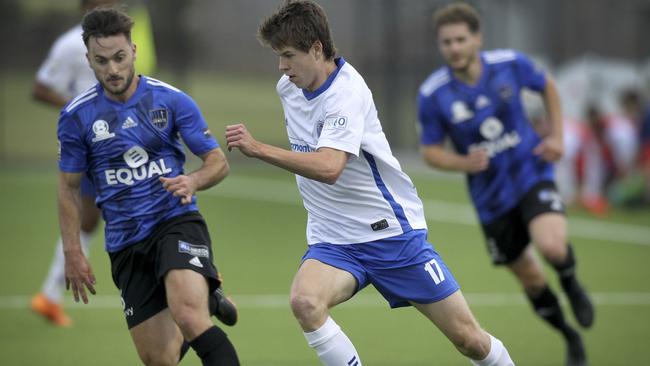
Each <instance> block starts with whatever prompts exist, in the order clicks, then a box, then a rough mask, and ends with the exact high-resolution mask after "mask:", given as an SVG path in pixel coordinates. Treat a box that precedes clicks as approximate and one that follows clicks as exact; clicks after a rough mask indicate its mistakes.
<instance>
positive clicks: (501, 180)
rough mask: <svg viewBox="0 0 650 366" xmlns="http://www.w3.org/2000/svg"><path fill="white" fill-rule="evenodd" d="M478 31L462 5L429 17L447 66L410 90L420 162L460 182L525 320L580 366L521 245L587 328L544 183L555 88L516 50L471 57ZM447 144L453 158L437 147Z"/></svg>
mask: <svg viewBox="0 0 650 366" xmlns="http://www.w3.org/2000/svg"><path fill="white" fill-rule="evenodd" d="M479 26H480V21H479V15H478V12H477V11H476V10H475V9H474V8H472V7H471V6H469V5H467V4H463V3H454V4H449V5H447V6H445V7H442V8H440V9H439V10H438V11H436V13H435V14H434V28H435V30H436V36H437V40H438V46H439V49H440V53H441V54H442V56H443V57H444V59H445V61H446V63H447V64H446V65H444V66H443V67H441V68H439V69H437V70H436V71H434V72H433V73H432V74H431V76H429V77H428V78H427V79H426V80H425V82H424V83H423V84H422V86H421V87H420V90H419V94H418V120H419V123H420V126H421V129H420V130H421V137H420V138H421V144H422V148H421V150H422V155H423V157H424V160H425V161H426V162H427V163H428V164H429V165H431V166H433V167H435V168H439V169H445V170H452V171H460V172H464V173H466V174H467V185H468V188H469V192H470V196H471V198H472V201H473V203H474V206H475V207H476V211H477V213H478V216H479V220H480V222H481V226H482V228H483V232H484V234H485V237H486V243H487V247H488V250H489V252H490V255H491V257H492V262H493V263H494V264H496V265H505V266H507V268H508V269H509V270H510V271H511V272H512V273H513V274H514V275H515V277H516V278H517V280H518V281H519V282H520V283H521V285H522V287H523V289H524V291H525V293H526V295H527V296H528V298H529V300H530V302H531V304H532V305H533V308H534V309H535V312H536V313H537V314H538V315H539V316H540V317H541V318H542V319H543V320H545V321H546V322H547V323H548V324H549V325H550V326H552V327H553V328H555V329H556V330H558V332H560V334H561V335H562V336H563V338H564V340H565V342H566V346H567V357H566V362H567V365H571V366H578V365H585V364H586V362H587V361H586V355H585V351H584V346H583V343H582V338H581V337H580V334H579V333H578V332H577V331H576V330H575V329H573V327H572V326H570V325H569V323H568V322H567V321H566V320H565V318H564V315H563V312H562V308H561V307H560V304H559V302H558V299H557V297H556V295H555V294H554V292H553V291H552V290H551V288H550V286H549V285H548V281H547V279H546V276H545V274H544V270H543V267H542V264H541V263H540V261H539V259H538V258H537V256H536V255H535V253H534V248H533V247H532V246H531V245H529V244H530V243H531V242H533V243H535V248H536V249H538V250H539V252H540V254H541V255H542V256H543V257H544V259H545V260H546V261H547V262H548V263H549V264H551V265H552V266H553V267H554V268H555V270H556V272H557V274H558V277H559V279H560V283H561V285H562V288H563V289H564V291H565V293H566V294H567V296H568V298H569V301H570V304H571V308H572V310H573V312H574V315H575V316H576V320H577V321H578V322H579V323H580V325H582V326H583V327H586V328H588V327H590V326H591V325H592V323H593V321H594V308H593V305H592V303H591V301H590V299H589V297H588V296H587V294H586V292H585V290H584V289H583V287H582V286H581V284H580V283H579V281H578V279H577V274H576V258H575V256H574V253H573V250H572V249H571V246H570V245H568V243H567V222H566V217H565V215H564V208H563V204H562V201H561V199H560V196H559V194H558V193H557V189H556V188H555V183H554V176H553V166H552V162H553V161H556V160H558V159H559V158H560V157H561V156H562V149H563V144H562V113H561V106H560V100H559V96H558V92H557V88H556V87H555V84H554V82H553V80H552V79H551V78H550V77H548V76H547V75H546V73H545V72H544V71H543V70H541V69H539V68H537V67H535V66H534V65H533V63H532V62H531V61H530V60H529V59H528V57H526V56H525V55H523V54H521V53H519V52H515V51H512V50H497V51H486V52H481V51H480V47H481V33H480V31H479V28H480V27H479ZM524 89H530V90H533V91H535V92H538V93H540V94H541V96H542V99H543V100H544V106H545V108H546V111H547V112H548V115H549V123H550V132H549V133H548V135H547V136H545V137H540V136H539V135H538V134H537V133H536V132H535V131H534V130H533V127H532V126H531V124H530V122H529V121H528V119H527V117H526V115H525V113H524V110H523V106H522V102H521V92H522V90H524ZM447 137H449V139H450V140H451V142H452V143H453V151H452V149H449V148H447V147H446V146H445V144H444V143H445V139H446V138H447Z"/></svg>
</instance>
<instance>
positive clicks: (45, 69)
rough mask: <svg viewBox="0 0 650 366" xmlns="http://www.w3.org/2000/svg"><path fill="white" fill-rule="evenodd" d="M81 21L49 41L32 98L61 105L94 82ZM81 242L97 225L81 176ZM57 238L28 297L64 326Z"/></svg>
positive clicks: (91, 191)
mask: <svg viewBox="0 0 650 366" xmlns="http://www.w3.org/2000/svg"><path fill="white" fill-rule="evenodd" d="M114 3H117V0H81V2H80V10H81V13H82V14H84V13H86V12H87V11H89V10H91V9H94V8H96V7H98V6H101V5H110V4H114ZM81 33H82V30H81V24H77V25H75V26H74V27H73V28H71V29H70V30H68V31H67V32H65V33H63V34H62V35H61V36H60V37H59V38H58V39H57V40H56V41H55V42H54V44H53V45H52V48H51V49H50V51H49V53H48V56H47V58H46V59H45V61H44V62H43V64H42V65H41V67H40V68H39V69H38V72H37V74H36V81H35V82H34V86H33V88H32V96H33V98H34V99H36V100H38V101H41V102H43V103H46V104H49V105H51V106H53V107H55V108H57V110H58V109H61V107H63V106H64V105H65V104H66V103H68V101H70V100H71V99H72V98H73V97H75V96H77V95H78V94H80V93H81V92H83V91H85V90H87V89H88V88H90V87H92V86H94V85H95V84H96V83H97V79H96V78H95V74H94V73H93V71H92V69H91V68H90V66H88V60H87V59H86V46H85V45H84V43H83V40H82V39H81ZM81 197H82V206H83V208H82V211H83V214H82V222H81V245H82V248H83V250H84V252H85V253H88V246H89V245H90V242H91V239H92V236H93V234H94V233H95V232H96V230H97V227H98V225H99V216H100V211H99V209H98V208H97V206H95V188H94V187H93V185H92V182H91V181H90V179H88V178H84V179H83V180H82V185H81ZM62 248H63V247H62V242H61V238H59V239H58V241H57V244H56V249H55V252H54V257H53V258H52V263H51V264H50V269H49V271H48V274H47V277H46V278H45V281H44V282H43V286H42V289H41V292H39V293H37V294H36V295H34V297H32V300H31V308H32V310H33V311H34V312H36V313H37V314H39V315H41V316H43V317H45V318H46V319H47V320H49V321H50V322H51V323H52V324H54V325H57V326H61V327H68V326H70V325H71V324H72V320H71V319H70V317H68V315H67V314H66V313H65V312H64V310H63V306H62V304H63V290H64V288H63V286H64V285H65V277H64V258H63V249H62Z"/></svg>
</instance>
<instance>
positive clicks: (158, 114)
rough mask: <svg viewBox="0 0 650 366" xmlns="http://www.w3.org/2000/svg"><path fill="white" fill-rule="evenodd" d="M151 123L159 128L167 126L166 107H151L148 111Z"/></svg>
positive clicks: (162, 128)
mask: <svg viewBox="0 0 650 366" xmlns="http://www.w3.org/2000/svg"><path fill="white" fill-rule="evenodd" d="M149 117H151V123H152V124H153V125H154V126H156V128H158V129H159V130H164V129H165V128H166V127H167V110H166V109H164V108H163V109H153V110H150V111H149Z"/></svg>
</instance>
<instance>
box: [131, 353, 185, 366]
mask: <svg viewBox="0 0 650 366" xmlns="http://www.w3.org/2000/svg"><path fill="white" fill-rule="evenodd" d="M138 355H139V356H140V360H141V361H142V363H143V364H145V365H147V366H171V365H176V364H177V363H178V358H179V354H178V352H166V351H165V350H150V351H143V352H139V353H138Z"/></svg>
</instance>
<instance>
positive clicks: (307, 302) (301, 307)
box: [291, 294, 327, 329]
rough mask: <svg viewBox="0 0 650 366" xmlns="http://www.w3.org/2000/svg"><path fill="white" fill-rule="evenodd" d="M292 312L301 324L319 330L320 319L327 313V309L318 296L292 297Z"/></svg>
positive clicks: (294, 295)
mask: <svg viewBox="0 0 650 366" xmlns="http://www.w3.org/2000/svg"><path fill="white" fill-rule="evenodd" d="M291 310H292V311H293V315H294V316H295V317H296V319H298V321H299V322H300V324H302V325H303V328H304V326H307V328H314V329H315V328H317V327H318V325H319V324H318V323H319V320H320V318H322V317H323V316H324V314H325V313H326V312H327V307H326V306H325V305H324V303H323V302H322V301H319V300H318V298H317V297H316V296H311V295H305V294H292V295H291Z"/></svg>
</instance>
